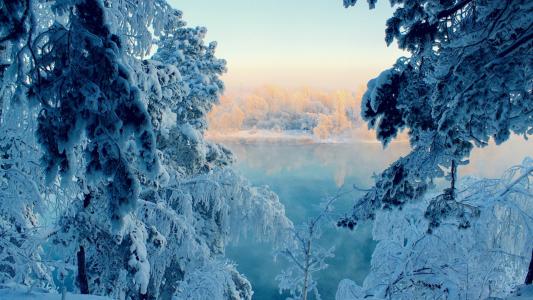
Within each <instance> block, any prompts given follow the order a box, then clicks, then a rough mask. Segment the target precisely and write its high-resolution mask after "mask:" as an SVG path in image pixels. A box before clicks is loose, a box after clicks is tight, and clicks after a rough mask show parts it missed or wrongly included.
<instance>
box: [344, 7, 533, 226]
mask: <svg viewBox="0 0 533 300" xmlns="http://www.w3.org/2000/svg"><path fill="white" fill-rule="evenodd" d="M356 2H357V1H356V0H345V1H344V4H345V6H352V5H355V3H356ZM368 2H369V4H370V6H371V7H373V6H374V5H375V3H376V0H369V1H368ZM390 2H391V5H395V6H394V7H395V12H394V14H393V16H392V17H391V18H390V19H389V20H388V21H387V27H386V37H385V40H386V42H387V44H391V43H392V42H393V41H394V40H396V41H397V42H398V46H399V47H400V48H401V49H403V50H406V51H408V52H409V53H410V57H402V58H400V59H398V61H397V62H396V64H395V65H394V66H393V67H392V68H391V69H389V70H386V71H384V72H382V73H381V74H380V75H379V76H378V77H377V78H375V79H373V80H371V81H370V82H369V83H368V90H367V92H366V93H365V94H364V96H363V101H362V108H361V109H362V116H363V118H364V119H365V120H366V121H367V122H368V124H369V127H371V128H375V129H376V131H377V136H378V138H379V139H380V140H381V141H382V142H383V144H384V145H385V146H386V145H387V144H388V143H389V142H390V141H391V140H392V139H393V138H395V137H396V135H397V134H398V132H399V131H401V130H404V129H407V130H408V135H409V138H410V143H411V147H412V152H411V153H410V154H408V155H407V156H405V157H403V158H401V159H399V160H398V161H396V162H395V163H393V164H392V165H391V166H390V167H389V168H388V169H387V170H385V171H384V172H383V173H382V174H380V175H379V176H377V178H376V184H375V186H374V188H373V189H372V190H371V191H370V192H368V193H367V194H366V195H365V196H364V197H362V198H361V199H360V200H359V201H358V202H357V204H356V205H355V207H354V210H353V212H352V213H351V214H349V215H348V216H347V218H345V219H344V220H342V221H341V222H340V223H341V224H342V225H346V226H354V224H356V223H357V222H358V221H360V220H364V219H368V218H372V217H373V216H374V215H375V211H376V210H377V209H380V208H392V207H397V206H403V205H404V204H405V203H407V202H409V201H410V200H413V199H417V198H420V197H421V196H422V195H423V194H424V192H425V191H426V190H427V189H428V187H430V185H431V183H432V179H433V178H436V177H442V176H444V175H446V173H447V170H449V174H448V177H449V179H450V181H451V186H450V188H449V189H447V190H446V191H445V193H444V194H445V195H444V196H443V197H440V198H439V199H436V201H442V200H444V201H447V200H450V199H451V200H453V199H454V195H455V178H456V177H457V176H456V173H457V167H458V166H460V165H464V164H467V163H468V160H467V158H468V156H469V154H470V151H471V150H472V148H473V147H475V146H477V147H483V146H485V145H487V144H488V143H489V140H490V139H493V140H494V141H495V142H496V143H497V144H500V143H503V142H505V141H506V140H507V139H508V138H509V136H510V134H511V133H514V134H517V135H522V136H524V138H527V136H528V135H531V134H532V133H533V101H532V95H531V92H532V89H531V83H532V74H533V73H532V64H533V62H532V60H531V48H532V46H533V44H532V43H533V42H532V41H533V39H532V36H533V27H532V25H533V20H532V19H531V13H532V12H533V4H532V3H531V1H526V0H522V1H478V0H450V1H437V0H424V1H403V0H397V1H390ZM457 208H458V209H459V210H468V209H467V208H465V207H462V206H461V205H457ZM435 221H437V222H438V220H437V219H435Z"/></svg>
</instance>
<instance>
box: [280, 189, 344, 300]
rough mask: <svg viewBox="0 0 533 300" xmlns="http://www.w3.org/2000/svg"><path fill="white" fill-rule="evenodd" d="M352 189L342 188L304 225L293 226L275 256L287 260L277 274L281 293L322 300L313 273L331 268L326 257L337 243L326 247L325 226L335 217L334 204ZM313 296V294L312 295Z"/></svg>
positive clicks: (299, 297) (302, 299)
mask: <svg viewBox="0 0 533 300" xmlns="http://www.w3.org/2000/svg"><path fill="white" fill-rule="evenodd" d="M353 191H354V190H353V189H348V190H343V189H342V188H341V189H339V190H338V191H337V193H336V194H335V195H333V196H331V197H328V198H326V199H325V201H324V202H323V203H321V210H320V213H319V214H317V215H316V216H314V217H312V218H310V219H309V220H307V221H306V222H304V223H303V224H300V225H298V226H294V228H291V229H290V236H289V239H288V240H287V242H286V243H285V245H283V246H282V247H281V249H280V250H278V251H276V255H275V257H276V258H278V257H281V258H283V260H285V261H287V263H288V264H287V267H286V268H285V269H284V270H283V271H282V272H281V274H279V275H278V276H277V277H276V280H277V281H279V284H278V285H279V290H280V293H281V292H283V291H284V290H286V291H288V292H289V293H290V296H291V297H290V298H288V299H293V300H307V299H311V298H312V299H317V300H319V299H321V297H320V293H319V291H318V282H317V281H316V279H315V277H314V275H315V274H316V273H318V272H320V271H322V270H324V269H326V268H327V267H328V264H327V262H326V260H327V259H329V258H332V257H333V256H334V251H335V246H329V247H325V246H324V245H323V244H322V243H321V237H322V232H323V230H324V227H325V226H327V225H328V222H331V224H329V225H332V224H334V222H332V221H334V220H335V219H336V217H335V216H334V214H333V213H334V207H333V205H334V204H335V202H337V201H338V200H339V199H340V198H341V197H343V196H346V195H349V194H351V193H352V192H353ZM311 295H313V296H311Z"/></svg>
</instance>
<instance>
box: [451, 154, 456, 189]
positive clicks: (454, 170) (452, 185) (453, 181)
mask: <svg viewBox="0 0 533 300" xmlns="http://www.w3.org/2000/svg"><path fill="white" fill-rule="evenodd" d="M456 178H457V164H456V163H455V160H452V180H451V183H450V187H451V189H452V193H454V194H455V180H456Z"/></svg>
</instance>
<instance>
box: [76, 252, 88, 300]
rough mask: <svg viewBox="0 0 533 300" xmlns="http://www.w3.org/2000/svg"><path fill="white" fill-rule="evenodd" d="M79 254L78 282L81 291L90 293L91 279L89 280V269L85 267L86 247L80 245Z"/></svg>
mask: <svg viewBox="0 0 533 300" xmlns="http://www.w3.org/2000/svg"><path fill="white" fill-rule="evenodd" d="M77 256H78V284H79V286H80V293H82V294H89V281H88V280H87V269H85V249H84V248H83V246H80V250H79V251H78V253H77Z"/></svg>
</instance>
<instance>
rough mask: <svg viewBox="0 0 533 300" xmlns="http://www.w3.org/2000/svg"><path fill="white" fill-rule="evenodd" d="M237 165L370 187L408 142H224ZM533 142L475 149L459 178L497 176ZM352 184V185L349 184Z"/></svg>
mask: <svg viewBox="0 0 533 300" xmlns="http://www.w3.org/2000/svg"><path fill="white" fill-rule="evenodd" d="M224 144H225V145H226V146H228V147H229V148H230V149H231V150H232V151H233V153H234V155H235V157H236V158H237V162H238V164H240V165H242V166H245V167H246V168H247V169H251V170H253V171H260V172H264V173H265V175H268V176H276V175H280V174H284V173H285V174H286V173H298V172H302V173H304V172H308V174H307V173H306V175H305V176H317V177H323V178H326V177H329V178H331V179H332V180H334V181H335V183H336V185H337V186H341V185H343V184H344V183H346V182H345V181H346V178H348V177H355V180H356V181H357V184H360V185H364V186H368V185H370V184H371V183H372V178H371V175H372V174H373V173H374V172H378V171H379V170H380V169H382V168H384V167H386V166H388V165H389V163H391V162H392V161H394V160H395V159H397V158H398V157H399V156H401V155H404V154H406V153H407V152H408V150H409V145H408V144H407V143H392V144H391V145H390V146H389V147H388V148H386V149H383V148H382V146H381V145H380V144H377V143H351V144H348V143H346V144H340V143H339V144H316V143H303V142H302V143H299V142H294V141H292V142H286V141H283V140H280V141H277V142H254V143H238V142H234V141H225V142H224ZM532 146H533V142H531V141H523V139H520V138H511V140H510V141H509V142H508V143H506V144H503V145H500V146H498V147H496V146H494V145H490V146H488V147H486V148H482V149H476V150H475V151H474V152H473V155H472V156H471V158H470V164H468V165H466V166H462V167H461V168H460V169H459V174H460V175H476V176H483V177H497V176H498V174H500V173H502V172H503V171H504V170H505V169H506V168H507V167H508V166H509V164H513V163H519V162H520V161H521V159H522V158H523V157H525V156H528V155H529V156H533V150H531V149H533V147H532ZM349 183H351V182H349Z"/></svg>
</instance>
